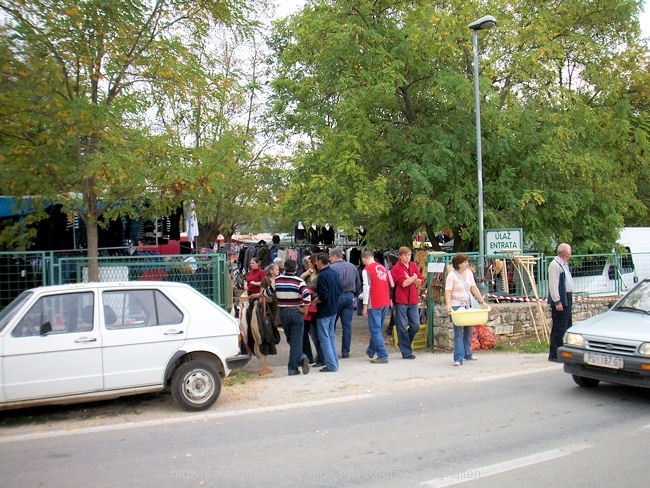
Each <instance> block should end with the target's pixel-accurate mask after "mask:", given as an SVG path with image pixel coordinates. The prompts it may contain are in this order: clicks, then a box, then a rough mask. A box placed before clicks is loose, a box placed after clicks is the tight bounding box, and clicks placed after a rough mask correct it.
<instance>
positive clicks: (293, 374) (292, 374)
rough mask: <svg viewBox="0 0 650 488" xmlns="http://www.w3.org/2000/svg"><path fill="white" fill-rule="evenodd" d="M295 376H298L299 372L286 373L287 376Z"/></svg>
mask: <svg viewBox="0 0 650 488" xmlns="http://www.w3.org/2000/svg"><path fill="white" fill-rule="evenodd" d="M297 374H300V371H297V370H296V371H289V373H288V375H289V376H296V375H297Z"/></svg>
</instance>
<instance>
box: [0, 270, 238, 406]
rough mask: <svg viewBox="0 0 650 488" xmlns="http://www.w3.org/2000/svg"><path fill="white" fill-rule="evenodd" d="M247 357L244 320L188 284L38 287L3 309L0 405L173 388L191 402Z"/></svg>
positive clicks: (209, 400)
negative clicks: (241, 348)
mask: <svg viewBox="0 0 650 488" xmlns="http://www.w3.org/2000/svg"><path fill="white" fill-rule="evenodd" d="M247 362H248V357H247V356H242V355H239V325H238V323H237V320H236V319H235V318H234V317H233V316H231V315H230V314H228V313H227V312H226V311H225V310H223V309H222V308H221V307H219V306H218V305H216V304H215V303H214V302H212V301H210V300H209V299H208V298H206V297H205V296H204V295H202V294H201V293H199V292H198V291H196V290H195V289H194V288H192V287H191V286H189V285H186V284H182V283H174V282H155V281H143V282H123V283H83V284H73V285H61V286H46V287H40V288H32V289H30V290H26V291H24V292H23V293H21V294H20V295H19V296H18V297H16V298H15V299H14V300H13V301H12V302H11V303H10V304H9V305H8V306H7V307H5V308H4V309H3V310H2V311H1V312H0V409H2V410H4V409H10V408H17V407H25V406H33V405H43V404H67V403H76V402H83V401H90V400H100V399H107V398H116V397H119V396H124V395H132V394H135V393H145V392H158V391H163V390H166V389H167V390H170V391H171V394H172V397H173V398H174V400H175V401H176V403H177V404H178V405H180V406H181V407H182V408H184V409H186V410H203V409H206V408H208V407H210V406H211V405H212V404H213V403H214V402H215V401H216V400H217V398H218V397H219V394H220V392H221V380H222V379H223V378H225V377H227V376H228V375H229V374H230V372H231V370H232V369H233V368H237V367H241V366H243V365H245V364H246V363H247Z"/></svg>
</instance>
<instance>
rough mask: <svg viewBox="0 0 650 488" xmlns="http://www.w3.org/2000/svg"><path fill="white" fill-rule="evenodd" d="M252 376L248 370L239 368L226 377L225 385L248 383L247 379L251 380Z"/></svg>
mask: <svg viewBox="0 0 650 488" xmlns="http://www.w3.org/2000/svg"><path fill="white" fill-rule="evenodd" d="M250 377H251V375H250V373H249V372H248V371H243V370H241V369H240V370H237V371H236V372H235V374H231V375H230V376H228V378H226V379H225V380H224V381H223V383H224V385H230V386H232V385H243V384H245V383H246V381H247V380H249V379H250Z"/></svg>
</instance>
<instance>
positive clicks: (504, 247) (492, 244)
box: [485, 228, 523, 256]
mask: <svg viewBox="0 0 650 488" xmlns="http://www.w3.org/2000/svg"><path fill="white" fill-rule="evenodd" d="M522 243H523V232H522V229H521V228H518V229H488V230H486V231H485V254H486V256H490V255H494V254H503V252H504V251H509V250H513V249H518V250H519V251H521V250H522Z"/></svg>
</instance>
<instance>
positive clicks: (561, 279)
mask: <svg viewBox="0 0 650 488" xmlns="http://www.w3.org/2000/svg"><path fill="white" fill-rule="evenodd" d="M570 257H571V246H570V245H568V244H566V243H562V244H560V245H559V246H557V256H555V258H554V259H553V261H551V264H549V266H548V304H549V305H550V306H551V321H552V326H551V340H550V347H549V354H548V360H549V361H557V348H558V347H560V346H561V345H562V340H563V338H564V333H565V332H566V331H567V329H568V328H569V327H571V325H572V323H573V321H572V319H571V308H572V305H573V277H572V276H571V270H570V269H569V265H568V262H569V258H570Z"/></svg>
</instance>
